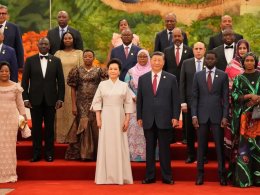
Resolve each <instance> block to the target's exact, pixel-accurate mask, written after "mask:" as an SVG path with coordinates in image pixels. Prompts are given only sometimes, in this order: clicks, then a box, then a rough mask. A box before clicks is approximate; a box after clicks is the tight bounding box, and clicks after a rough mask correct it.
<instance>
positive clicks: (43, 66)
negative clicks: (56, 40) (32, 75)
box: [39, 53, 49, 78]
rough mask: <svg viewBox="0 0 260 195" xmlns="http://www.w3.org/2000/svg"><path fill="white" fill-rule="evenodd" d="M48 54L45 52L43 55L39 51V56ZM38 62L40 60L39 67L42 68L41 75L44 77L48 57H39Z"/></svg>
mask: <svg viewBox="0 0 260 195" xmlns="http://www.w3.org/2000/svg"><path fill="white" fill-rule="evenodd" d="M48 55H49V54H48V53H47V54H45V55H43V54H41V53H39V58H40V56H48ZM40 62H41V68H42V76H43V78H45V75H46V70H47V64H48V59H46V58H42V59H41V58H40Z"/></svg>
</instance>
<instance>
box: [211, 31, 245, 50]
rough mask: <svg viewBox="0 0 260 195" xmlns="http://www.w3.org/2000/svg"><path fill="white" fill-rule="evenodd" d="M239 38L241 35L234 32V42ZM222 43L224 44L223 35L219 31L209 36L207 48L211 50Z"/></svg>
mask: <svg viewBox="0 0 260 195" xmlns="http://www.w3.org/2000/svg"><path fill="white" fill-rule="evenodd" d="M240 39H243V36H242V35H240V34H237V33H235V42H236V43H237V42H238V41H239V40H240ZM222 44H224V42H223V35H222V32H220V33H218V34H217V35H215V36H212V37H210V39H209V46H208V50H212V49H214V48H216V47H218V46H220V45H222Z"/></svg>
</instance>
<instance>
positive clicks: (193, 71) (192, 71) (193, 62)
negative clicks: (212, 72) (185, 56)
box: [190, 58, 203, 73]
mask: <svg viewBox="0 0 260 195" xmlns="http://www.w3.org/2000/svg"><path fill="white" fill-rule="evenodd" d="M201 66H203V65H202V64H201ZM196 70H197V69H196V59H195V58H193V60H192V63H191V67H190V71H191V73H196Z"/></svg>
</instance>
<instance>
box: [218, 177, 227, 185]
mask: <svg viewBox="0 0 260 195" xmlns="http://www.w3.org/2000/svg"><path fill="white" fill-rule="evenodd" d="M219 184H220V185H221V186H226V185H227V179H226V178H225V177H221V178H220V181H219Z"/></svg>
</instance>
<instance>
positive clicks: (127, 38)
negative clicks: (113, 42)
mask: <svg viewBox="0 0 260 195" xmlns="http://www.w3.org/2000/svg"><path fill="white" fill-rule="evenodd" d="M133 38H134V37H133V33H132V31H131V30H130V29H125V30H123V31H122V33H121V39H122V41H123V43H124V44H125V45H130V44H131V43H132V40H133Z"/></svg>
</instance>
